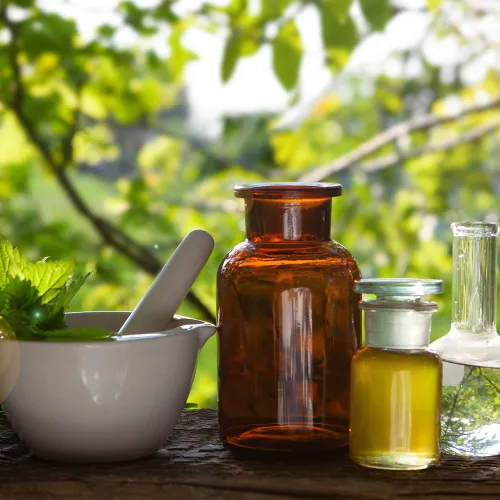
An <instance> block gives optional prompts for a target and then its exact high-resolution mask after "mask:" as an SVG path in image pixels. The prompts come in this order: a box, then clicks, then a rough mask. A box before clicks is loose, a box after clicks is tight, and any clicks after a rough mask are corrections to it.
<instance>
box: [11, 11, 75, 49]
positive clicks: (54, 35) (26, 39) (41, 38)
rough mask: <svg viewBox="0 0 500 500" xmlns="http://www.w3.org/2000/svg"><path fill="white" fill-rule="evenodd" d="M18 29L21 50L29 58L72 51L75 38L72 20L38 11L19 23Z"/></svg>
mask: <svg viewBox="0 0 500 500" xmlns="http://www.w3.org/2000/svg"><path fill="white" fill-rule="evenodd" d="M18 29H19V39H20V40H22V46H23V49H24V50H25V51H26V52H27V53H28V54H29V56H31V57H38V56H39V55H41V54H43V53H45V52H54V53H60V54H67V53H68V52H70V51H71V50H72V48H73V40H74V39H75V37H76V36H77V30H76V24H75V22H74V21H73V20H69V19H65V18H63V17H61V16H59V15H57V14H52V13H48V12H40V11H39V12H37V15H35V16H32V17H29V18H27V19H25V20H24V21H21V22H20V23H19V25H18Z"/></svg>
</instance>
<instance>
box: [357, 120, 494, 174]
mask: <svg viewBox="0 0 500 500" xmlns="http://www.w3.org/2000/svg"><path fill="white" fill-rule="evenodd" d="M499 129H500V121H496V122H494V123H491V124H489V125H484V126H482V127H477V128H475V129H472V130H470V131H468V132H465V133H464V134H462V135H459V136H458V137H455V138H453V139H449V140H447V141H443V142H439V143H437V144H427V145H425V146H421V147H418V148H414V149H412V150H410V151H408V152H399V153H390V154H388V155H385V156H382V157H380V158H376V159H375V160H372V161H369V162H365V163H362V164H361V169H362V170H363V172H369V173H371V172H378V171H379V170H384V169H385V168H389V167H393V166H394V165H397V164H399V163H401V162H403V161H405V160H410V159H411V158H416V157H418V156H423V155H426V154H430V153H439V152H442V151H449V150H450V149H454V148H456V147H457V146H461V145H462V144H467V143H470V142H475V141H478V140H480V139H482V138H484V137H486V136H488V135H490V134H493V133H494V132H496V131H497V130H499Z"/></svg>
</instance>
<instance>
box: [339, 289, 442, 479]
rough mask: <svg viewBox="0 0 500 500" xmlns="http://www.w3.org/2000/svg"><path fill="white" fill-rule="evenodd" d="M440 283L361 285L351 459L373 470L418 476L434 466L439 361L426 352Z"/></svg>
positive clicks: (439, 400) (352, 378)
mask: <svg viewBox="0 0 500 500" xmlns="http://www.w3.org/2000/svg"><path fill="white" fill-rule="evenodd" d="M442 289H443V282H442V281H441V280H419V279H368V280H360V281H359V282H358V283H357V284H356V287H355V290H356V291H357V292H359V293H365V294H374V295H376V296H377V297H376V299H375V300H366V301H363V302H362V303H361V309H363V310H364V321H365V335H366V346H365V347H364V348H363V349H361V350H360V351H358V352H357V353H356V354H355V355H354V358H353V361H352V367H351V429H350V437H349V448H350V456H351V459H352V460H354V461H355V462H356V463H358V464H360V465H363V466H365V467H371V468H375V469H395V470H397V469H399V470H417V469H425V468H426V467H428V466H429V465H431V464H435V463H437V462H438V460H439V424H440V404H441V360H440V359H439V356H437V355H436V354H435V353H433V352H430V351H429V350H428V349H427V347H428V345H429V340H430V329H431V317H432V313H433V312H435V311H437V304H436V303H434V302H426V301H423V300H421V297H422V296H424V295H431V294H436V293H441V292H442Z"/></svg>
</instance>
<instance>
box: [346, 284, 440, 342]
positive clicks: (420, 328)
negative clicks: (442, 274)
mask: <svg viewBox="0 0 500 500" xmlns="http://www.w3.org/2000/svg"><path fill="white" fill-rule="evenodd" d="M354 289H355V291H356V292H358V293H366V294H373V295H376V296H377V298H376V299H375V300H363V301H362V302H361V303H360V308H361V309H363V310H364V311H365V336H366V345H367V346H371V347H381V348H388V349H417V348H422V347H425V346H427V345H429V338H430V328H431V316H432V313H433V312H435V311H437V310H438V306H437V304H436V303H435V302H426V301H423V300H420V299H421V297H423V296H424V295H431V294H436V293H441V292H442V291H443V282H442V281H441V280H429V279H416V278H390V279H384V278H379V279H362V280H359V281H358V282H356V283H355V285H354Z"/></svg>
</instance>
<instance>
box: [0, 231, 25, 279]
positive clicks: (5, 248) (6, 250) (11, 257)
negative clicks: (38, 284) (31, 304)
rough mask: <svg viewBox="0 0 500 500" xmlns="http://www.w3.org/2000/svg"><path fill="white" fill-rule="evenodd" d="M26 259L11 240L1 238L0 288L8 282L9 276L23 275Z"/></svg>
mask: <svg viewBox="0 0 500 500" xmlns="http://www.w3.org/2000/svg"><path fill="white" fill-rule="evenodd" d="M25 267H26V259H24V257H22V256H21V254H20V253H19V250H18V249H17V248H13V247H12V245H11V243H10V241H7V240H6V239H4V238H0V288H1V287H2V286H4V285H5V284H6V282H7V278H8V276H23V270H24V268H25Z"/></svg>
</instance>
